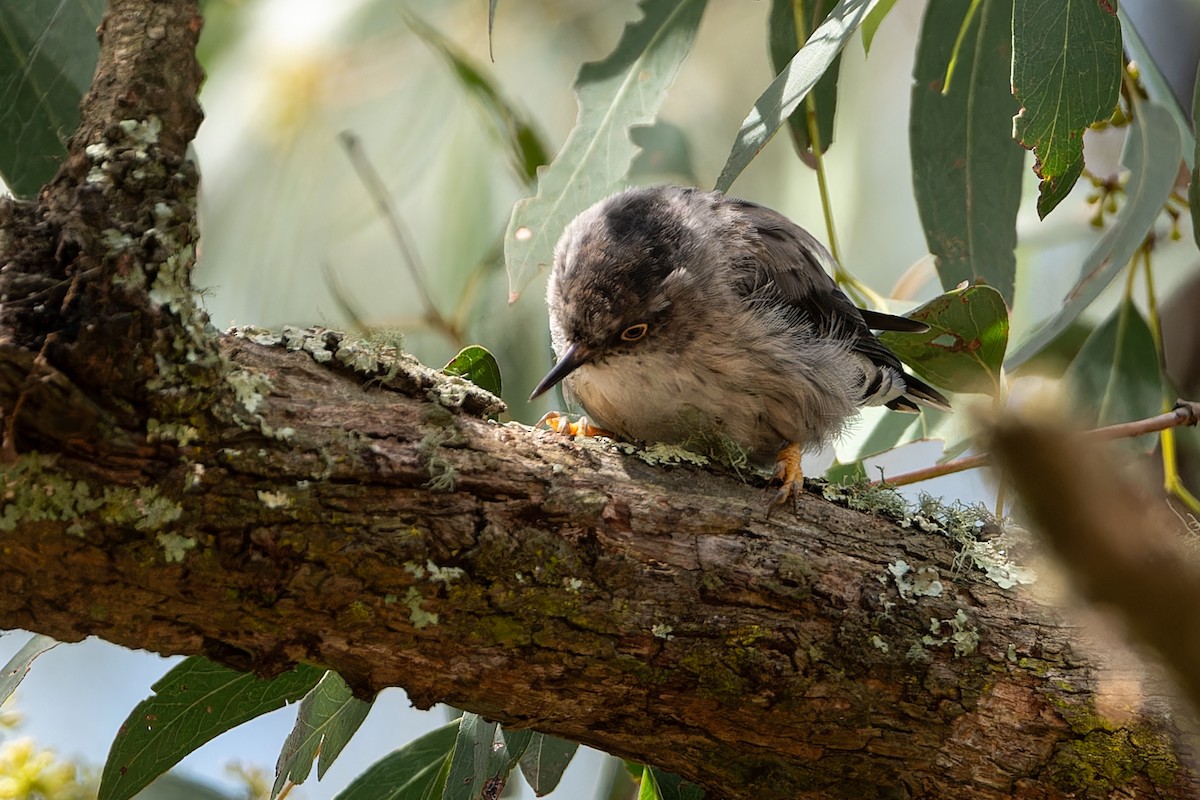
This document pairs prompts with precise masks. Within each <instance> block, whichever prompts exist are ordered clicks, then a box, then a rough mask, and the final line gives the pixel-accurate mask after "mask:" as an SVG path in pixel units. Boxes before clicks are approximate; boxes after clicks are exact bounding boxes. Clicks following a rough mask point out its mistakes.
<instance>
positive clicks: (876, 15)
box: [862, 0, 896, 53]
mask: <svg viewBox="0 0 1200 800" xmlns="http://www.w3.org/2000/svg"><path fill="white" fill-rule="evenodd" d="M894 5H896V0H880V2H879V5H877V6H875V7H874V8H873V9H871V13H869V14H867V17H866V19H864V20H863V23H862V41H863V52H865V53H870V52H871V43H872V42H874V41H875V34H876V33H878V32H879V26H880V25H882V24H883V21H884V20H885V19H887V15H888V13H889V12H890V11H891V10H892V6H894Z"/></svg>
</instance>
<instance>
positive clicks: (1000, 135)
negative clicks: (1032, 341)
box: [909, 0, 1025, 306]
mask: <svg viewBox="0 0 1200 800" xmlns="http://www.w3.org/2000/svg"><path fill="white" fill-rule="evenodd" d="M1012 7H1013V0H984V2H983V4H982V7H981V8H980V9H979V11H978V12H977V13H976V14H975V15H974V19H973V20H972V21H971V24H970V26H969V27H968V28H967V31H966V35H965V36H964V37H963V39H962V44H961V46H960V48H959V53H958V66H957V68H956V70H955V74H954V81H953V84H952V86H951V89H950V91H949V93H946V94H943V89H944V86H943V79H944V78H945V75H946V65H947V64H948V63H949V60H950V56H951V53H952V51H953V49H954V44H955V41H956V39H957V38H958V34H959V28H960V26H961V25H962V23H963V20H964V18H965V17H966V13H967V5H966V4H964V3H962V2H960V0H932V2H930V4H929V6H928V7H927V8H926V10H925V20H924V23H923V24H922V28H921V38H920V40H919V42H918V44H917V59H916V65H915V67H914V69H913V93H912V116H911V118H910V121H909V149H910V152H911V154H912V169H913V189H914V190H915V193H916V198H917V210H918V211H919V212H920V215H921V224H922V226H923V227H924V228H925V241H926V243H927V244H928V245H929V252H930V253H932V254H933V255H934V257H935V259H936V264H937V271H938V277H939V278H940V279H941V282H942V288H943V289H946V290H950V289H953V288H954V287H956V286H958V285H959V284H960V283H962V282H963V281H968V282H970V283H985V284H987V285H988V286H992V287H994V288H995V289H996V290H997V291H999V292H1000V294H1001V296H1002V297H1003V298H1004V301H1005V303H1007V304H1008V305H1010V306H1011V305H1012V301H1013V290H1014V287H1015V283H1016V270H1017V259H1016V255H1015V254H1014V249H1015V248H1016V245H1017V210H1018V208H1019V207H1020V205H1021V168H1022V164H1023V163H1024V160H1025V152H1024V151H1023V150H1022V149H1021V147H1020V145H1018V144H1017V143H1016V142H1014V141H1013V140H1012V136H1010V135H1009V129H1010V120H1011V119H1012V116H1013V114H1014V113H1015V112H1016V110H1017V109H1016V102H1015V101H1014V100H1013V97H1012V93H1011V92H1010V90H1009V83H1008V76H1009V68H1010V64H1011V62H1012V53H1011V50H1010V42H1011V38H1012V36H1011V33H1010V26H1011V21H1012Z"/></svg>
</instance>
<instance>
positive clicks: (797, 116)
mask: <svg viewBox="0 0 1200 800" xmlns="http://www.w3.org/2000/svg"><path fill="white" fill-rule="evenodd" d="M832 8H833V0H771V14H770V18H769V22H768V25H769V27H770V33H769V35H768V37H767V42H768V45H769V47H770V50H771V66H772V68H773V69H774V70H775V72H776V73H779V72H782V71H783V70H784V68H786V67H787V65H788V62H789V61H791V60H792V57H793V56H795V55H796V52H797V51H798V50H799V49H800V45H801V44H803V43H804V41H805V40H806V39H808V35H809V33H810V32H811V31H812V30H813V29H815V28H816V27H817V26H818V25H820V24H821V23H822V22H824V21H825V17H827V16H828V15H829V11H830V10H831V9H832ZM798 26H799V30H797V27H798ZM841 60H842V57H841V56H840V55H839V56H837V57H836V58H834V59H833V62H832V63H830V65H829V69H827V70H825V74H824V75H822V76H821V79H820V80H819V81H817V85H816V86H814V87H813V90H812V92H811V94H810V95H809V99H810V103H811V109H810V108H809V106H810V103H805V104H804V105H803V106H800V107H798V108H797V109H796V110H795V111H794V112H792V115H791V116H789V117H788V129H789V130H790V131H791V133H792V143H793V144H794V145H795V146H796V152H797V153H799V154H800V159H801V160H802V161H804V163H806V164H808V165H809V166H814V162H813V160H812V156H813V146H812V145H813V143H812V142H811V141H810V140H809V135H808V115H809V112H810V110H811V112H812V113H813V115H814V117H815V119H816V123H817V136H818V137H819V141H818V142H817V144H818V145H819V150H820V152H822V153H824V152H825V151H827V150H828V149H829V145H831V144H832V143H833V116H834V111H835V109H836V106H837V82H838V68H839V66H840V64H841Z"/></svg>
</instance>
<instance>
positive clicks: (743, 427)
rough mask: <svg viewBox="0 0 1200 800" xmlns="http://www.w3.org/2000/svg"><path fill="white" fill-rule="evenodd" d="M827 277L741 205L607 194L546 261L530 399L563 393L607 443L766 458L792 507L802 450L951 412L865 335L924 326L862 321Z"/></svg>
mask: <svg viewBox="0 0 1200 800" xmlns="http://www.w3.org/2000/svg"><path fill="white" fill-rule="evenodd" d="M832 265H833V257H832V256H831V255H830V254H829V252H828V251H827V250H826V249H825V248H824V247H823V246H822V245H821V244H820V243H819V242H818V241H817V240H816V239H814V238H813V237H812V235H811V234H809V233H808V232H807V231H805V230H804V229H803V228H801V227H800V226H798V225H796V224H795V223H793V222H791V221H790V220H788V219H787V218H786V217H784V216H783V215H782V214H779V213H777V212H775V211H772V210H771V209H769V208H764V207H763V206H760V205H756V204H754V203H750V202H747V201H745V200H737V199H735V198H732V197H726V196H725V195H723V194H721V193H719V192H705V191H701V190H698V189H685V188H680V187H676V186H659V187H653V188H648V189H629V190H627V191H625V192H621V193H620V194H616V195H613V196H612V197H609V198H608V199H606V200H602V201H601V202H599V203H597V204H596V205H594V206H592V207H591V208H589V209H587V210H586V211H584V212H583V213H581V214H580V215H579V216H578V217H576V218H575V219H574V220H572V222H571V223H570V224H569V225H568V226H567V228H566V230H565V231H564V232H563V235H562V237H561V238H560V239H559V241H558V245H557V247H556V248H555V252H554V267H553V269H552V271H551V274H550V282H549V288H548V291H547V301H548V303H549V306H550V338H551V341H552V344H553V346H554V352H555V355H556V356H557V357H558V363H556V364H555V365H554V367H553V368H552V369H551V370H550V372H549V373H547V375H546V377H545V378H543V379H542V382H541V383H539V384H538V386H537V388H536V389H534V390H533V394H532V395H531V396H530V399H531V400H532V399H533V398H535V397H537V396H538V395H540V394H542V393H543V392H545V391H546V390H547V389H549V388H550V387H552V386H554V385H555V384H556V383H558V382H559V381H562V382H563V385H564V395H565V396H566V398H567V400H568V402H576V403H578V404H579V405H581V406H582V407H583V409H584V411H585V413H586V414H587V415H588V416H589V417H590V418H591V420H592V422H594V423H595V424H596V425H598V426H600V428H602V429H604V431H603V432H612V433H613V434H616V436H618V437H621V438H625V439H631V440H639V441H646V442H672V443H678V442H683V441H686V440H688V439H693V440H694V439H695V437H696V435H697V433H698V432H701V431H703V432H704V433H705V434H716V435H720V436H725V437H728V438H729V439H731V440H733V441H734V442H736V443H737V444H738V445H740V446H741V447H742V448H743V449H745V450H746V451H747V453H748V454H749V455H750V457H751V458H752V459H754V460H755V461H757V462H759V463H763V464H768V465H769V464H771V463H772V459H774V464H775V478H776V479H777V480H779V481H780V482H781V484H782V487H781V489H780V491H779V493H778V494H777V495H776V502H783V501H785V500H787V499H788V498H789V497H791V498H794V497H795V496H796V495H797V494H798V493H799V492H800V491H801V490H802V488H803V479H804V478H803V474H802V472H801V470H800V455H801V453H802V452H803V451H804V450H810V449H819V448H821V447H822V446H824V445H826V444H828V443H829V442H830V441H831V440H833V439H834V438H836V437H837V436H838V434H839V433H841V431H842V430H843V429H844V427H845V424H846V420H847V419H848V418H849V417H850V416H851V415H853V414H854V413H855V412H856V411H857V409H858V408H859V407H861V406H871V405H886V406H888V407H889V408H892V409H895V410H897V411H909V412H916V411H918V410H919V409H918V407H917V404H918V403H920V404H923V405H927V406H933V407H935V408H941V409H948V408H949V405H948V402H947V400H946V398H945V397H943V396H942V395H941V394H940V393H938V391H937V390H935V389H933V388H932V387H930V386H928V385H926V384H925V383H923V382H922V381H920V380H918V379H917V378H915V377H913V376H912V375H909V374H907V373H905V371H904V368H903V367H902V366H901V365H900V360H899V359H898V358H897V357H896V355H895V354H894V353H893V352H892V351H891V350H889V349H888V348H887V347H885V346H884V345H883V343H881V342H880V341H879V340H878V339H877V338H875V335H874V334H873V333H872V332H871V330H872V329H875V330H889V331H908V332H922V331H925V330H927V326H926V325H924V324H922V323H919V322H915V321H913V320H909V319H904V318H902V317H894V316H891V315H889V314H881V313H879V312H876V311H867V310H863V309H859V308H856V307H855V306H854V304H853V303H851V302H850V300H849V299H848V298H847V297H846V296H845V295H844V294H842V292H841V290H839V289H838V288H837V285H836V284H835V283H834V281H833V279H832V278H831V277H830V276H829V274H828V273H827V272H826V270H827V269H828V268H830V267H832ZM585 425H586V423H585ZM556 427H557V429H558V430H570V432H572V433H574V432H577V430H576V429H575V428H568V427H567V426H565V425H564V426H556Z"/></svg>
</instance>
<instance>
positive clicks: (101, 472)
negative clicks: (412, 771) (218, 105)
mask: <svg viewBox="0 0 1200 800" xmlns="http://www.w3.org/2000/svg"><path fill="white" fill-rule="evenodd" d="M196 19H197V17H196V12H195V8H194V5H193V4H192V3H191V2H190V0H170V1H168V0H113V2H112V3H111V4H110V9H109V13H108V16H107V17H106V21H105V23H104V25H103V27H102V35H103V39H104V41H103V46H102V49H101V62H100V64H99V66H98V68H97V78H96V82H95V84H94V85H93V89H92V91H91V92H90V93H89V95H88V97H87V99H86V101H85V113H84V124H83V126H82V127H81V129H80V132H79V133H78V134H77V135H76V137H74V138H73V139H72V143H71V152H70V154H69V156H68V159H67V162H66V163H65V164H64V167H63V170H62V171H61V172H60V174H59V176H58V178H57V179H56V180H55V182H54V183H52V184H51V185H50V186H49V187H47V189H46V190H45V191H44V192H43V194H42V196H41V197H40V198H39V199H38V202H37V203H17V202H13V201H8V202H7V203H6V204H5V205H3V207H0V232H2V234H3V235H2V236H0V262H2V263H3V264H4V268H3V270H2V271H0V296H3V297H4V298H5V301H4V305H3V308H2V309H0V326H2V328H3V335H2V337H0V407H2V408H3V410H4V412H5V423H6V431H7V433H6V438H5V449H4V454H5V456H6V461H5V463H4V464H3V467H2V468H0V484H2V492H3V498H4V504H3V507H2V510H0V546H2V547H3V550H4V559H3V560H2V561H0V624H2V625H4V626H7V627H17V626H19V627H24V628H28V629H31V630H35V631H39V632H43V633H46V634H49V635H52V636H55V637H56V638H59V639H63V640H67V641H71V640H78V639H80V638H83V637H85V636H89V635H97V636H102V637H104V638H106V639H108V640H110V641H113V642H117V643H120V644H124V645H127V646H130V647H139V648H146V649H151V650H154V651H157V652H161V653H175V654H202V655H205V656H208V657H209V658H213V659H215V660H217V661H220V662H222V663H225V664H229V665H231V666H235V667H239V668H242V669H247V670H255V671H257V672H260V673H263V674H270V673H273V672H277V671H279V670H282V669H285V668H286V667H287V666H289V665H290V664H292V663H294V662H296V661H300V660H303V661H308V662H312V663H316V664H320V665H324V666H327V667H329V668H331V669H335V670H337V671H338V672H340V673H341V674H342V675H343V676H344V677H345V678H346V679H347V680H348V681H349V682H350V683H351V685H353V686H354V687H355V688H356V690H357V691H358V692H359V693H361V694H362V695H364V696H367V695H370V694H372V693H373V692H375V691H378V690H379V689H382V688H384V687H387V686H402V687H404V688H405V689H406V690H407V691H408V693H409V695H410V697H412V699H413V701H414V702H415V703H417V704H418V705H420V706H428V705H430V704H432V703H434V702H438V701H445V702H449V703H452V704H454V705H456V706H458V707H461V708H464V709H467V710H472V711H476V712H478V713H480V714H483V715H485V716H487V717H489V718H492V719H497V720H500V721H503V722H505V723H506V724H510V725H517V726H530V727H536V728H538V729H540V730H543V731H547V732H551V733H557V734H560V735H563V736H566V737H569V738H572V739H575V740H577V741H581V742H585V743H588V744H592V745H595V746H598V747H601V748H603V749H606V750H609V751H610V752H613V753H617V754H619V755H623V756H628V757H632V758H637V759H639V760H644V761H649V762H652V763H655V764H658V765H661V766H663V767H665V768H667V769H671V770H674V771H676V772H679V773H681V774H683V775H684V776H686V777H688V778H691V779H693V780H695V781H698V782H700V783H702V784H703V785H705V786H706V787H708V789H709V790H710V792H711V795H712V796H715V797H725V796H736V797H766V798H772V797H789V798H791V797H810V798H817V797H834V798H839V797H939V796H941V797H964V796H969V797H977V798H1007V797H1065V796H1068V795H1069V794H1071V793H1077V794H1081V795H1082V794H1097V793H1105V792H1108V791H1110V790H1118V789H1119V790H1120V791H1122V792H1124V793H1126V794H1128V795H1138V796H1158V797H1187V796H1192V795H1193V794H1195V792H1196V791H1197V790H1198V789H1200V780H1198V779H1197V776H1196V774H1195V773H1194V772H1193V771H1192V770H1191V769H1190V768H1189V767H1187V766H1185V764H1186V758H1185V756H1186V752H1185V749H1184V748H1183V746H1182V745H1181V744H1180V736H1179V727H1178V723H1177V722H1176V720H1177V719H1178V714H1177V709H1176V710H1173V709H1172V708H1170V706H1169V703H1168V701H1167V700H1165V699H1164V696H1165V690H1164V689H1163V688H1162V687H1161V686H1160V681H1159V680H1158V679H1156V678H1154V677H1153V676H1152V675H1151V674H1147V673H1146V672H1145V671H1144V670H1142V668H1140V667H1138V666H1136V665H1135V664H1133V663H1132V662H1130V661H1127V660H1122V659H1121V658H1120V657H1119V656H1117V655H1113V654H1112V653H1104V652H1100V651H1099V650H1093V649H1089V646H1088V644H1087V641H1086V638H1085V636H1084V635H1083V634H1082V633H1081V631H1080V630H1079V629H1078V628H1077V627H1076V626H1075V625H1073V624H1072V623H1070V622H1067V621H1064V620H1063V619H1062V618H1061V616H1060V615H1059V613H1058V612H1057V611H1055V609H1054V608H1053V607H1051V606H1049V605H1047V604H1043V603H1042V602H1039V601H1038V600H1037V599H1036V598H1034V597H1032V596H1031V595H1029V594H1028V593H1026V592H1019V591H1014V589H1013V586H1014V584H1015V583H1016V581H1018V580H1019V579H1023V578H1027V577H1028V576H1027V574H1026V573H1023V572H1021V571H1019V570H1017V569H1016V568H1015V567H1014V565H1013V564H1011V563H1010V562H1009V561H1008V560H1007V558H1006V556H1005V555H1004V553H1003V550H1004V543H1003V542H996V541H990V540H987V538H986V536H987V535H988V531H987V530H984V529H975V528H972V527H970V526H965V525H963V524H957V525H954V524H947V525H944V526H941V527H939V526H938V525H936V524H934V521H933V520H931V518H930V513H932V512H930V513H925V514H918V515H914V516H911V517H909V518H906V519H905V520H904V523H905V524H903V525H900V524H897V523H896V522H895V521H894V520H890V519H886V518H884V517H881V516H878V515H873V514H867V513H862V512H859V511H853V510H849V509H847V508H844V507H841V506H839V505H836V504H834V503H831V502H828V501H826V500H824V499H821V498H819V497H817V496H812V495H807V496H805V497H803V498H801V501H800V503H799V506H798V510H797V512H796V514H795V516H794V517H789V516H787V515H783V514H776V515H774V516H772V517H771V519H769V520H768V519H766V517H765V513H764V511H765V503H766V500H767V497H766V496H765V495H764V493H763V492H762V491H761V490H759V489H757V488H753V487H748V486H745V485H743V484H742V483H741V482H739V481H738V480H736V479H735V478H733V477H731V476H729V475H727V474H723V473H720V472H718V471H710V470H707V469H703V468H698V467H695V466H687V465H682V466H673V467H669V468H664V467H663V466H661V465H657V464H650V463H647V462H646V460H645V459H646V458H649V455H647V454H643V457H639V456H637V455H626V454H624V453H622V452H618V451H617V450H616V449H615V448H614V447H613V446H611V445H603V444H600V443H595V442H592V443H576V442H573V441H570V440H567V439H564V438H561V437H559V436H556V435H554V434H550V433H548V432H538V431H533V430H531V429H529V428H527V427H524V426H521V425H516V424H508V425H501V424H497V423H495V422H489V421H486V420H485V419H484V418H483V416H485V415H487V414H490V413H495V412H496V411H498V410H499V406H498V404H497V402H496V401H495V399H494V398H492V397H491V396H490V395H487V394H486V393H484V392H482V391H480V390H478V389H475V388H474V387H472V386H470V385H469V384H466V383H464V382H463V381H461V380H460V379H456V378H448V377H446V376H443V375H440V374H438V373H435V372H433V371H431V370H428V369H425V368H422V367H420V366H419V365H417V364H416V363H415V362H413V361H412V359H411V358H409V357H407V356H403V355H401V354H397V353H395V352H394V351H393V350H391V349H390V348H389V347H388V346H387V345H386V344H384V343H380V342H373V341H360V340H353V339H349V338H346V337H343V336H340V335H337V334H333V333H329V332H301V331H288V332H285V334H284V335H282V336H274V335H269V334H265V333H262V332H256V331H243V332H241V333H240V334H238V335H230V336H225V337H219V336H217V335H215V334H214V333H213V332H212V331H211V330H210V329H206V328H205V320H204V318H203V315H202V314H200V312H199V311H197V309H196V306H195V303H194V300H193V298H192V296H191V294H190V288H189V285H188V271H189V269H190V267H191V263H192V260H193V259H194V242H195V217H194V201H195V189H196V177H195V172H194V170H193V169H192V168H191V166H190V165H189V164H188V163H186V162H185V161H183V160H182V159H183V155H184V145H185V143H186V142H187V140H188V139H190V137H191V134H192V132H194V128H195V124H196V122H197V121H198V117H197V116H196V115H195V113H194V111H195V105H194V103H195V86H196V83H197V82H198V80H199V72H198V69H197V68H196V67H195V61H194V54H193V51H192V47H193V46H194V39H195V33H196V32H197V31H198V26H197V24H196ZM156 119H157V120H159V121H160V122H161V127H157V124H156V123H155V122H154V120H156ZM850 500H851V501H852V502H856V503H860V504H862V503H867V504H870V503H872V502H880V497H879V496H876V498H875V500H874V501H872V500H864V499H863V498H860V497H855V498H850ZM944 516H946V518H947V520H950V518H951V517H953V516H954V515H953V514H950V513H947V514H945V515H944ZM951 521H952V520H951ZM960 523H961V521H960ZM947 532H953V533H954V536H950V535H947ZM1004 587H1008V588H1004ZM1113 675H1116V676H1117V677H1119V678H1121V680H1120V681H1118V682H1117V683H1116V684H1112V683H1111V682H1105V681H1104V680H1101V678H1105V677H1107V676H1113ZM1111 685H1119V686H1121V687H1124V688H1125V689H1126V690H1127V693H1126V694H1124V695H1121V696H1120V697H1119V698H1118V699H1119V700H1121V701H1128V705H1129V709H1127V713H1122V714H1116V713H1113V712H1112V711H1111V703H1109V704H1106V703H1104V702H1102V701H1103V700H1105V699H1106V698H1107V699H1108V700H1111V699H1112V697H1111V695H1106V694H1105V693H1104V692H1103V691H1102V690H1101V689H1098V688H1097V687H1106V686H1111Z"/></svg>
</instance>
